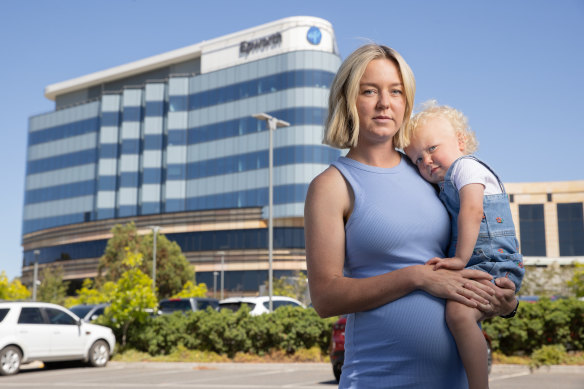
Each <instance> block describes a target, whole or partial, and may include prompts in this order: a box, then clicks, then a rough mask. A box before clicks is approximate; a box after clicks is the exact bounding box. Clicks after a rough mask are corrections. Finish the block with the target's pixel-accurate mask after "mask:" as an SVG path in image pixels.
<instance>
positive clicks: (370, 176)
mask: <svg viewBox="0 0 584 389" xmlns="http://www.w3.org/2000/svg"><path fill="white" fill-rule="evenodd" d="M414 94H415V81H414V76H413V74H412V71H411V69H410V68H409V66H408V65H407V63H406V62H405V60H404V59H403V58H402V57H401V56H400V55H399V54H398V53H397V52H395V51H394V50H392V49H390V48H388V47H386V46H380V45H375V44H369V45H365V46H363V47H361V48H359V49H357V50H356V51H355V52H354V53H352V54H351V55H350V56H349V57H348V58H347V59H346V60H345V61H344V62H343V64H342V65H341V67H340V69H339V71H338V72H337V75H336V77H335V79H334V81H333V84H332V86H331V92H330V97H329V116H328V118H327V122H326V130H325V131H326V133H325V143H327V144H329V145H331V146H334V147H339V148H349V152H348V154H347V156H346V157H341V158H339V160H337V161H336V162H334V163H333V166H331V167H329V168H328V169H327V170H325V171H324V172H323V173H322V174H320V175H319V176H317V177H316V178H315V179H314V180H313V182H312V183H311V185H310V187H309V190H308V194H307V198H306V208H305V234H306V258H307V269H308V280H309V285H310V294H311V298H312V303H313V306H314V307H315V309H316V310H317V312H318V313H319V315H321V316H322V317H328V316H334V315H340V314H349V315H348V318H347V325H346V333H345V363H344V366H343V373H342V376H341V382H340V386H339V387H341V388H357V387H358V388H380V387H384V388H396V387H404V388H449V389H451V388H466V377H465V373H464V369H463V367H462V364H461V361H460V358H459V357H458V353H457V350H456V345H455V343H454V341H453V339H452V336H451V334H450V332H449V331H448V327H447V326H446V323H445V320H444V306H445V299H450V300H455V301H458V302H460V303H462V304H465V305H468V306H470V307H477V308H479V309H480V310H482V311H483V312H485V317H488V316H493V315H496V314H505V313H508V312H511V311H512V310H513V309H514V308H515V297H514V287H513V285H512V283H510V284H509V283H507V282H506V281H508V280H501V281H498V286H499V287H491V286H489V280H490V276H489V275H486V273H484V272H481V271H475V270H462V271H450V270H437V271H434V270H433V268H432V267H431V266H429V265H425V262H426V261H427V260H429V259H430V258H433V257H436V256H438V257H441V256H444V252H445V250H446V249H447V245H448V242H449V236H450V223H449V218H448V213H447V212H446V210H445V209H444V207H443V206H442V204H441V203H440V200H439V199H438V197H437V196H436V193H435V191H434V189H433V187H432V186H431V185H430V184H428V183H427V182H425V181H424V180H423V179H422V178H421V177H420V176H419V174H418V173H417V170H416V168H415V167H414V166H413V165H412V164H411V163H410V162H408V160H407V158H405V157H404V156H403V154H401V153H400V152H398V151H397V150H396V149H395V148H396V147H398V148H403V147H404V146H405V145H407V143H408V139H405V138H404V136H403V132H402V131H400V129H401V128H403V127H404V126H406V125H407V121H408V119H409V117H410V114H411V112H412V106H413V101H414Z"/></svg>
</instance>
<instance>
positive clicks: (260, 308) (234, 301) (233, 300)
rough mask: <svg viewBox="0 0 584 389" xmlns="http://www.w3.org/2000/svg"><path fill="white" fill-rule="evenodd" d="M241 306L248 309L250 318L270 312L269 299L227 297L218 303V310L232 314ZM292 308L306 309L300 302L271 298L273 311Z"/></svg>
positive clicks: (278, 297)
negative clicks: (228, 310) (287, 307)
mask: <svg viewBox="0 0 584 389" xmlns="http://www.w3.org/2000/svg"><path fill="white" fill-rule="evenodd" d="M242 305H247V306H248V307H249V313H250V314H251V315H252V316H256V315H261V314H262V313H268V312H270V309H269V306H270V297H269V296H259V297H229V298H226V299H224V300H221V301H219V309H224V308H225V309H230V310H232V311H234V312H236V311H238V310H239V308H241V306H242ZM287 305H289V306H293V307H302V308H306V306H305V305H304V304H302V303H301V302H300V301H298V300H296V299H294V298H292V297H286V296H272V307H273V309H274V310H276V309H278V308H279V307H283V306H287Z"/></svg>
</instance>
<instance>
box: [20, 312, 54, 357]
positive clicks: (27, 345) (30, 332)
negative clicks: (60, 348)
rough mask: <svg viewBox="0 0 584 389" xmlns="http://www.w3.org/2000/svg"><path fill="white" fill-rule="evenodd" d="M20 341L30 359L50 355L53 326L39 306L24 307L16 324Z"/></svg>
mask: <svg viewBox="0 0 584 389" xmlns="http://www.w3.org/2000/svg"><path fill="white" fill-rule="evenodd" d="M16 334H17V337H18V342H19V343H20V344H21V346H22V348H23V349H24V352H25V355H26V358H27V359H29V360H35V359H42V358H43V357H48V356H49V355H50V350H51V326H50V325H49V324H47V323H46V321H45V319H44V317H43V315H42V313H41V309H40V308H39V307H22V308H21V310H20V315H19V316H18V321H17V324H16Z"/></svg>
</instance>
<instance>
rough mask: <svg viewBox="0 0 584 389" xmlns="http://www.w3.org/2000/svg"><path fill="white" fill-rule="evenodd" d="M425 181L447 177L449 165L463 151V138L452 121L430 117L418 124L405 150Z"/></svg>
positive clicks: (437, 180)
mask: <svg viewBox="0 0 584 389" xmlns="http://www.w3.org/2000/svg"><path fill="white" fill-rule="evenodd" d="M404 151H405V152H406V154H407V156H408V157H409V158H410V159H411V160H412V162H414V163H415V164H416V166H417V167H418V169H419V170H420V174H421V175H422V177H424V179H425V180H426V181H429V182H432V183H434V184H437V183H439V182H441V181H444V176H445V175H446V172H447V171H448V168H449V167H450V165H452V163H453V162H454V161H456V159H458V158H459V157H462V156H463V155H464V154H465V153H464V139H459V137H458V136H457V135H456V133H455V132H454V129H453V128H452V126H451V125H450V122H449V121H448V120H446V119H443V118H441V117H431V118H429V119H427V120H426V121H425V122H424V123H422V124H421V125H419V126H418V128H417V130H416V134H415V136H414V137H413V138H412V140H411V143H410V145H409V146H408V147H406V148H405V150H404Z"/></svg>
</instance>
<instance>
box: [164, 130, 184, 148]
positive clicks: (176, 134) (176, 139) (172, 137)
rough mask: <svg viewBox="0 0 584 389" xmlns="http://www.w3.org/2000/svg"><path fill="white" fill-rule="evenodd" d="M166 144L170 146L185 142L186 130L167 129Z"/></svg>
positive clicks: (180, 144)
mask: <svg viewBox="0 0 584 389" xmlns="http://www.w3.org/2000/svg"><path fill="white" fill-rule="evenodd" d="M168 144H169V145H170V146H182V145H186V144H187V132H186V131H185V130H169V131H168Z"/></svg>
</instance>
